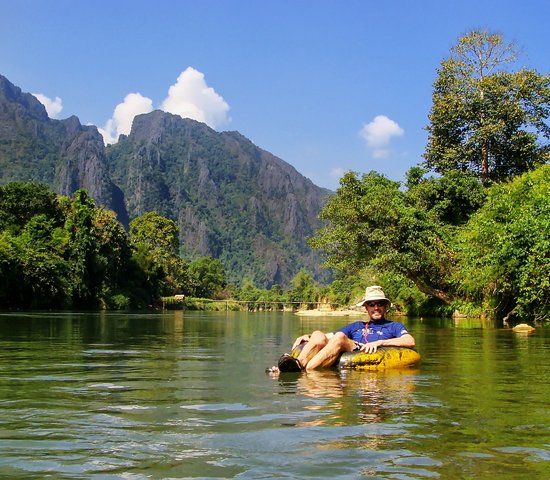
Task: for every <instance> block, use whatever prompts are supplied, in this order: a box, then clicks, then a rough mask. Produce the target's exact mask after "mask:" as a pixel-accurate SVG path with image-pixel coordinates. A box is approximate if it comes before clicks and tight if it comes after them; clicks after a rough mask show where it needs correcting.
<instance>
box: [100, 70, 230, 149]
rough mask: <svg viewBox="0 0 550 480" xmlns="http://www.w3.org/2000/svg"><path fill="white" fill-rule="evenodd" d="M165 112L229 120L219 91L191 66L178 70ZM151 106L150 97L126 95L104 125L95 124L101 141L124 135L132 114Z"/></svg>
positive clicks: (221, 121) (213, 123)
mask: <svg viewBox="0 0 550 480" xmlns="http://www.w3.org/2000/svg"><path fill="white" fill-rule="evenodd" d="M160 109H161V110H164V111H165V112H169V113H173V114H175V115H180V116H181V117H185V118H192V119H194V120H198V121H199V122H204V123H206V124H207V125H209V126H210V127H212V128H216V127H218V126H220V125H223V124H224V123H227V122H229V121H230V119H229V117H228V116H227V113H228V112H229V105H228V104H227V103H226V101H225V100H224V99H223V97H222V96H221V95H219V94H218V93H216V91H215V90H214V89H213V88H212V87H209V86H208V85H207V84H206V81H205V79H204V74H203V73H201V72H199V71H198V70H195V69H194V68H193V67H187V69H186V70H185V71H183V72H181V73H180V75H179V77H178V78H177V80H176V83H175V84H174V85H172V86H171V87H170V88H169V89H168V96H167V97H166V98H165V99H164V101H163V102H162V105H161V107H160ZM152 110H153V101H152V100H151V99H150V98H147V97H145V96H143V95H141V94H140V93H130V94H128V95H126V97H125V98H124V101H123V102H122V103H119V104H118V105H117V106H116V107H115V110H114V112H113V116H112V117H111V118H110V119H109V120H107V122H106V123H105V126H104V127H103V128H98V130H99V133H101V135H103V140H104V142H105V143H106V144H107V143H116V142H117V141H118V137H119V135H120V134H124V135H127V134H129V133H130V130H131V129H132V122H133V121H134V117H135V116H136V115H139V114H141V113H149V112H151V111H152Z"/></svg>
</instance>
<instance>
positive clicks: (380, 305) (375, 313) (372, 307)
mask: <svg viewBox="0 0 550 480" xmlns="http://www.w3.org/2000/svg"><path fill="white" fill-rule="evenodd" d="M386 307H387V304H386V302H384V301H383V300H374V301H372V302H367V303H365V308H366V309H367V313H368V314H369V317H370V318H371V320H375V321H376V320H380V319H381V318H383V317H384V314H385V313H386Z"/></svg>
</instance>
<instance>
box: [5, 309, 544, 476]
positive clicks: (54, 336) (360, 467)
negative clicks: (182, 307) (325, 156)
mask: <svg viewBox="0 0 550 480" xmlns="http://www.w3.org/2000/svg"><path fill="white" fill-rule="evenodd" d="M348 322H349V318H326V317H323V318H311V317H310V318H304V317H298V316H296V315H293V314H291V313H284V314H283V313H241V312H240V313H235V312H228V313H226V312H223V313H218V312H214V313H208V312H182V311H168V312H164V313H152V314H149V313H147V314H120V313H118V314H117V313H98V314H76V313H40V314H36V313H16V314H13V313H10V314H2V315H0V406H1V409H0V477H1V478H21V479H32V478H40V479H42V478H56V479H57V478H70V479H80V478H97V479H99V478H101V479H147V478H152V479H161V478H162V479H172V478H174V479H175V478H177V479H181V478H193V479H195V478H204V479H206V478H208V479H210V478H241V479H265V478H342V479H353V478H365V477H367V478H378V479H419V478H430V479H431V478H439V479H447V478H448V479H539V478H540V479H548V478H550V413H549V412H550V410H549V408H548V407H549V398H550V382H549V379H550V361H549V360H550V329H548V328H546V329H545V328H538V329H537V330H536V331H535V333H534V334H531V335H520V334H517V333H514V332H513V331H511V330H510V329H508V328H500V329H498V328H494V327H492V326H491V325H487V324H483V323H481V322H480V321H477V320H462V321H453V320H450V319H449V320H441V319H439V320H431V321H430V320H421V319H405V320H404V323H405V324H406V325H407V326H408V327H409V329H410V331H411V333H412V334H413V335H414V336H415V338H416V340H417V350H418V351H419V352H420V353H421V355H422V362H421V364H419V365H418V366H417V367H415V368H411V369H406V370H397V371H388V372H339V371H337V370H326V371H320V372H315V373H313V374H290V375H287V376H281V377H280V378H278V379H275V378H271V377H270V376H269V375H267V374H266V373H265V371H264V370H265V367H267V366H269V365H272V364H273V363H275V362H276V359H277V358H278V356H279V355H280V353H282V352H284V351H287V350H288V348H289V344H290V343H291V342H292V340H293V339H294V338H295V337H296V336H298V335H299V334H301V333H305V332H309V331H311V330H313V329H314V328H321V329H324V330H325V331H329V330H332V329H336V328H339V327H340V326H342V325H344V324H345V323H348Z"/></svg>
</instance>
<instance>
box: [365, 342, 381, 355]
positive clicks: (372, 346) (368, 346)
mask: <svg viewBox="0 0 550 480" xmlns="http://www.w3.org/2000/svg"><path fill="white" fill-rule="evenodd" d="M383 344H384V340H376V341H375V342H369V343H365V344H364V345H363V346H362V347H361V351H362V352H366V353H374V352H376V350H378V347H381V346H382V345H383Z"/></svg>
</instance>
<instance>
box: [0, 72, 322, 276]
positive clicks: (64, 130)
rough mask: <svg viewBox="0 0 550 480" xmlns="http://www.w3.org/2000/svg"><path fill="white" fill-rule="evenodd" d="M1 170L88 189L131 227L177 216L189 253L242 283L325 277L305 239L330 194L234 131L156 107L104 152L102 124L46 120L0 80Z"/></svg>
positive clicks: (66, 191)
mask: <svg viewBox="0 0 550 480" xmlns="http://www.w3.org/2000/svg"><path fill="white" fill-rule="evenodd" d="M0 169H1V170H0V183H2V184H4V183H6V182H8V181H12V180H24V181H30V180H35V181H41V182H43V183H46V184H48V185H50V186H51V187H52V188H53V189H54V190H55V191H56V192H57V193H59V194H63V195H70V194H72V193H73V192H74V191H75V190H76V189H78V188H86V189H87V190H88V191H89V193H90V195H91V196H92V197H93V198H94V199H95V200H96V202H97V203H98V204H99V205H104V206H107V207H109V208H112V209H113V210H115V211H116V212H117V213H118V214H119V218H120V219H121V220H122V221H123V222H124V223H127V221H128V217H127V215H129V218H130V219H131V218H135V217H137V216H139V215H141V214H143V213H145V212H147V211H156V212H158V213H160V214H161V215H164V216H166V217H168V218H170V219H173V220H174V221H176V222H177V223H178V225H179V227H180V240H181V245H182V253H183V255H184V257H185V258H188V259H191V258H196V257H198V256H202V255H210V256H213V257H215V258H219V259H220V260H221V261H222V263H223V264H224V266H225V267H226V269H227V271H228V272H229V274H230V278H231V280H232V281H234V282H236V283H240V281H241V280H242V279H243V278H250V279H252V280H253V281H254V282H255V283H256V284H257V285H258V286H264V287H267V286H270V285H272V284H274V283H279V284H282V285H287V284H288V282H289V281H290V279H291V278H292V277H293V276H294V275H295V274H296V273H297V272H298V270H299V269H300V268H302V267H305V268H307V269H308V270H309V271H311V272H312V273H314V274H315V276H316V277H317V278H318V279H321V280H323V279H325V280H326V279H327V278H328V272H326V271H323V270H322V269H320V267H319V264H320V263H321V262H320V259H319V256H318V254H317V253H316V252H313V251H312V250H311V249H310V248H309V247H308V246H307V243H306V239H307V237H309V236H310V235H312V233H313V232H314V230H315V229H316V228H318V227H319V225H320V224H319V220H318V218H317V215H318V213H319V210H320V209H321V207H322V205H323V202H324V200H325V198H326V196H327V195H328V194H329V193H330V192H329V191H328V190H326V189H322V188H319V187H317V186H315V185H314V184H313V183H312V182H311V181H310V180H309V179H307V178H305V177H304V176H302V175H300V174H299V173H298V172H297V171H296V170H295V169H294V168H293V167H292V166H291V165H289V164H288V163H286V162H284V161H283V160H281V159H279V158H277V157H275V156H273V155H272V154H270V153H268V152H266V151H264V150H262V149H260V148H258V147H257V146H255V145H254V144H253V143H252V142H250V141H249V140H248V139H246V138H245V137H243V136H242V135H241V134H239V133H237V132H223V133H218V132H216V131H214V130H212V129H211V128H209V127H208V126H207V125H205V124H203V123H200V122H196V121H194V120H189V119H183V118H181V117H179V116H176V115H172V114H169V113H165V112H161V111H154V112H151V113H149V114H145V115H139V116H137V117H136V118H135V119H134V123H133V127H132V131H131V133H130V134H129V135H128V136H121V138H120V140H119V142H118V143H117V144H115V145H111V146H109V147H108V148H107V149H105V148H104V146H103V142H102V139H101V136H100V134H99V133H98V131H97V128H96V127H93V126H82V125H81V124H80V122H79V120H78V119H77V118H76V117H70V118H68V119H66V120H52V119H50V118H48V116H47V114H46V111H45V109H44V107H43V106H42V104H40V102H38V100H36V98H35V97H33V96H32V95H30V94H28V93H22V92H21V90H20V89H19V88H17V87H15V86H14V85H12V84H11V83H10V82H9V81H8V80H7V79H5V78H4V77H2V76H0ZM126 212H127V213H126Z"/></svg>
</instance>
